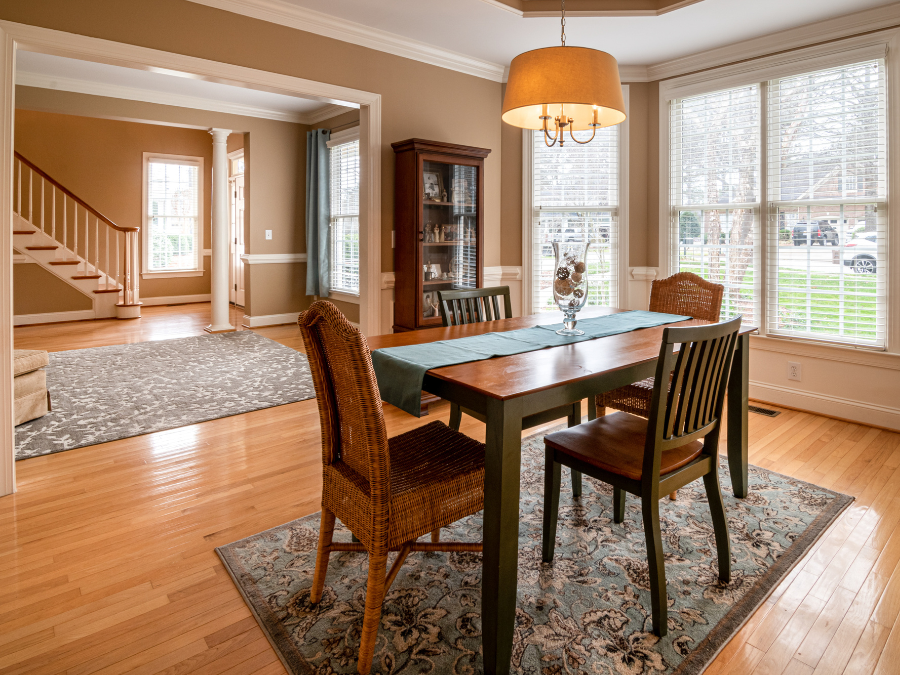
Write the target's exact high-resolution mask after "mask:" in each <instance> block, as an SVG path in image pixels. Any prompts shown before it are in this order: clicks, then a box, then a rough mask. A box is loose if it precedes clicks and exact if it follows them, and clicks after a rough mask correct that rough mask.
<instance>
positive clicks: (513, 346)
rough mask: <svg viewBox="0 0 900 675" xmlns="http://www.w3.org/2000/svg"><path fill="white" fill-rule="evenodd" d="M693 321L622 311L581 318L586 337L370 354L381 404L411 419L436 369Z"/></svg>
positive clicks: (522, 335)
mask: <svg viewBox="0 0 900 675" xmlns="http://www.w3.org/2000/svg"><path fill="white" fill-rule="evenodd" d="M690 318H691V317H689V316H679V315H677V314H660V313H658V312H645V311H643V310H638V311H634V312H620V313H618V314H609V315H606V316H595V317H591V318H589V319H579V321H578V326H577V327H578V328H580V329H581V330H583V331H584V335H577V336H562V335H557V334H556V331H557V330H559V329H560V328H562V327H563V325H562V324H561V323H557V324H552V325H546V326H532V327H531V328H522V329H519V330H511V331H507V332H505V333H485V334H484V335H473V336H472V337H465V338H458V339H456V340H441V341H439V342H429V343H426V344H421V345H407V346H405V347H386V348H384V349H376V350H375V351H373V352H372V365H373V366H374V368H375V377H376V378H377V379H378V389H379V390H380V392H381V399H382V400H383V401H386V402H387V403H390V404H391V405H395V406H397V407H398V408H400V409H401V410H405V411H406V412H408V413H409V414H410V415H415V416H416V417H419V416H420V413H421V401H422V382H423V381H424V379H425V373H426V372H428V371H429V370H431V369H432V368H442V367H444V366H453V365H456V364H457V363H468V362H470V361H483V360H484V359H490V358H493V357H495V356H511V355H512V354H521V353H523V352H531V351H535V350H537V349H544V348H545V347H561V346H563V345H570V344H574V343H575V342H583V341H584V340H595V339H597V338H601V337H607V336H609V335H617V334H619V333H629V332H631V331H633V330H638V329H640V328H653V327H654V326H662V325H664V324H667V323H675V322H677V321H686V320H688V319H690Z"/></svg>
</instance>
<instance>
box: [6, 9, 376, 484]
mask: <svg viewBox="0 0 900 675" xmlns="http://www.w3.org/2000/svg"><path fill="white" fill-rule="evenodd" d="M17 49H26V50H28V51H35V52H40V53H44V54H50V55H54V56H63V57H67V58H74V59H80V60H83V61H95V62H98V63H106V64H109V65H114V66H121V67H125V68H135V69H138V70H149V71H165V72H168V73H169V74H172V75H176V76H182V77H186V78H190V79H202V80H209V81H213V82H219V83H224V84H231V85H235V86H240V87H249V88H253V89H260V90H263V91H271V92H275V93H281V94H286V95H289V96H297V95H300V96H303V97H304V98H309V99H313V100H316V101H321V102H322V103H325V104H332V105H334V104H336V105H344V106H349V107H359V110H360V139H361V140H360V154H361V159H362V161H361V166H360V192H361V197H360V248H361V249H362V250H363V251H364V253H363V255H362V257H361V260H360V286H361V293H360V297H361V300H362V301H363V302H362V304H361V306H360V328H361V330H362V331H363V333H365V334H366V335H376V334H378V333H380V332H383V331H385V332H389V331H390V327H389V326H388V327H387V329H386V330H385V328H384V325H383V324H384V321H383V319H382V311H381V295H382V292H381V94H376V93H373V92H367V91H363V90H359V89H352V88H350V87H342V86H339V85H334V84H329V83H326V82H317V81H314V80H307V79H303V78H299V77H293V76H290V75H283V74H281V73H274V72H269V71H265V70H258V69H255V68H248V67H246V66H238V65H234V64H231V63H223V62H219V61H210V60H208V59H201V58H197V57H193V56H186V55H184V54H176V53H172V52H165V51H161V50H158V49H150V48H148V47H140V46H137V45H131V44H125V43H121V42H113V41H111V40H103V39H100V38H95V37H89V36H86V35H76V34H73V33H66V32H63V31H58V30H52V29H49V28H43V27H40V26H30V25H26V24H20V23H15V22H12V21H0V219H2V220H0V223H2V224H3V225H4V226H5V231H6V232H7V233H8V234H7V236H5V237H0V382H2V383H3V384H2V385H0V495H5V494H10V493H12V492H14V491H15V443H14V426H13V401H14V398H13V377H12V350H13V339H12V327H13V308H12V265H13V262H12V235H11V232H12V230H13V227H12V218H13V200H12V196H13V195H12V173H11V171H12V167H13V145H14V144H13V113H14V102H15V55H16V50H17ZM248 253H250V254H252V253H253V252H252V251H250V252H248Z"/></svg>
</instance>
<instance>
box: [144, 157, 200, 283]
mask: <svg viewBox="0 0 900 675" xmlns="http://www.w3.org/2000/svg"><path fill="white" fill-rule="evenodd" d="M202 175H203V159H202V158H200V157H180V156H172V155H152V154H149V153H145V154H144V227H143V230H144V234H143V249H144V253H143V260H144V266H143V268H144V276H191V275H201V274H203V270H202V267H201V264H200V261H201V257H200V253H201V250H202V241H201V231H202V230H201V227H202V212H203V192H202V188H201V181H202Z"/></svg>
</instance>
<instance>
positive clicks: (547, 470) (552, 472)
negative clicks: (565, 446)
mask: <svg viewBox="0 0 900 675" xmlns="http://www.w3.org/2000/svg"><path fill="white" fill-rule="evenodd" d="M561 478H562V465H561V464H560V463H559V462H557V461H555V460H554V459H553V450H551V449H550V448H547V450H546V461H545V464H544V531H543V540H542V545H541V559H542V560H543V561H544V562H553V553H554V550H555V548H556V522H557V519H558V518H559V486H560V483H561Z"/></svg>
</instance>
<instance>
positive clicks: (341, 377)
mask: <svg viewBox="0 0 900 675" xmlns="http://www.w3.org/2000/svg"><path fill="white" fill-rule="evenodd" d="M298 323H299V325H300V331H301V333H302V335H303V342H304V344H305V345H306V353H307V356H308V358H309V364H310V370H311V371H312V376H313V383H314V385H315V389H316V401H317V403H318V406H319V420H320V423H321V429H322V519H321V529H320V531H319V546H318V555H317V557H316V570H315V576H314V579H313V587H312V589H311V591H310V600H311V602H313V603H318V602H319V600H320V599H321V597H322V591H323V588H324V586H325V575H326V572H327V570H328V559H329V554H330V553H331V552H332V551H358V552H361V553H363V552H367V553H368V554H369V575H368V586H367V589H366V607H365V615H364V618H363V626H362V633H361V639H360V647H359V662H358V666H357V669H358V672H359V673H362V674H365V673H368V672H369V670H370V669H371V666H372V658H373V653H374V648H375V639H376V637H377V634H378V624H379V621H380V617H381V606H382V602H383V600H384V596H385V593H386V592H387V590H388V588H390V585H391V583H392V582H393V581H394V578H395V577H396V575H397V572H398V571H399V569H400V566H401V565H402V564H403V561H404V560H405V559H406V557H407V555H408V554H409V553H410V552H411V551H481V550H482V546H481V543H454V542H443V541H440V537H439V536H438V532H439V530H440V528H441V527H445V526H447V525H450V524H451V523H453V522H455V521H457V520H459V519H460V518H464V517H466V516H468V515H471V514H473V513H477V512H478V511H480V510H481V509H482V508H483V506H484V444H482V443H479V442H477V441H474V440H472V439H471V438H468V437H466V436H464V435H463V434H461V433H459V432H456V431H453V430H451V429H450V428H448V427H447V425H445V424H444V423H443V422H432V423H431V424H427V425H425V426H423V427H419V428H418V429H414V430H413V431H410V432H407V433H405V434H401V435H399V436H394V437H392V438H388V437H387V433H386V430H385V424H384V414H383V411H382V405H381V397H380V396H379V392H378V384H377V382H376V380H375V372H374V370H373V369H372V358H371V354H370V352H369V347H368V344H367V343H366V338H365V337H364V336H363V335H362V333H360V332H359V331H358V330H357V329H356V328H354V327H353V326H352V325H351V324H350V322H349V321H347V319H345V318H344V316H343V315H342V314H341V313H340V311H339V310H338V309H337V308H336V307H335V306H334V305H332V304H331V303H330V302H326V301H319V302H316V303H314V304H313V305H312V306H311V307H310V308H309V309H308V310H307V311H305V312H304V313H303V314H301V315H300V318H299V321H298ZM335 518H339V519H340V521H341V522H342V523H343V524H344V525H346V526H347V528H348V529H349V530H350V531H351V533H352V534H353V535H354V537H355V538H356V539H358V543H351V542H347V543H339V542H335V541H333V535H334V527H335ZM429 532H431V533H432V537H431V542H417V541H416V540H417V539H418V538H419V537H421V536H422V535H424V534H428V533H429ZM389 551H399V554H398V556H397V558H396V560H395V561H394V563H393V565H392V566H391V569H390V571H387V555H388V552H389Z"/></svg>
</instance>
